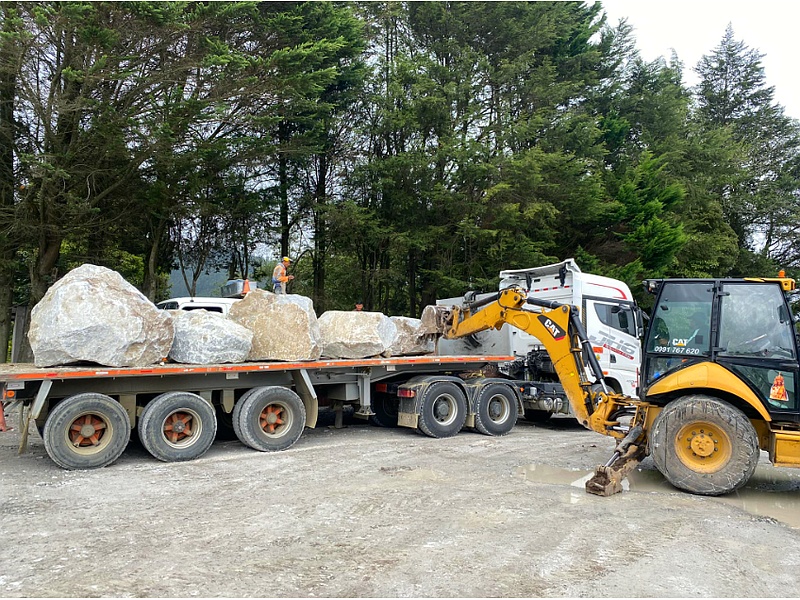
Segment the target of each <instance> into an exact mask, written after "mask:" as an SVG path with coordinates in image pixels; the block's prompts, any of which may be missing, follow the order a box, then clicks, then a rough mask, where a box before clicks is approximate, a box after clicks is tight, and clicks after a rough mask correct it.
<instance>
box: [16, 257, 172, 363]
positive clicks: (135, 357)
mask: <svg viewBox="0 0 800 600" xmlns="http://www.w3.org/2000/svg"><path fill="white" fill-rule="evenodd" d="M174 332H175V330H174V326H173V323H172V317H171V316H170V315H169V314H168V313H166V312H165V311H162V310H159V309H157V308H156V307H155V305H154V304H153V303H152V302H150V300H148V299H147V297H146V296H145V295H144V294H142V293H141V292H140V291H139V290H137V289H136V288H135V287H134V286H132V285H131V284H129V283H128V282H127V281H125V280H124V279H123V278H122V276H121V275H120V274H119V273H117V272H116V271H112V270H111V269H106V268H105V267H98V266H95V265H82V266H80V267H78V268H77V269H74V270H72V271H70V272H69V273H67V274H66V275H65V276H64V277H63V278H62V279H60V280H59V281H57V282H56V283H55V284H53V286H52V287H51V288H50V289H49V290H47V293H46V294H45V295H44V298H42V300H41V301H40V302H39V303H38V304H37V305H36V306H34V307H33V310H32V311H31V323H30V329H29V332H28V340H29V341H30V344H31V349H32V350H33V355H34V364H35V365H36V366H37V367H51V366H55V365H66V364H71V363H78V362H84V361H86V362H95V363H99V364H101V365H106V366H109V367H143V366H146V365H151V364H153V363H157V362H159V361H160V360H161V359H162V358H165V357H166V356H167V355H168V354H169V350H170V347H171V346H172V338H173V335H174Z"/></svg>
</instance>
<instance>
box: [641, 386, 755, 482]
mask: <svg viewBox="0 0 800 600" xmlns="http://www.w3.org/2000/svg"><path fill="white" fill-rule="evenodd" d="M649 444H650V455H651V456H652V457H653V462H654V463H655V465H656V467H657V468H658V470H659V471H661V473H662V474H663V475H664V477H666V478H667V480H668V481H669V482H670V483H671V484H672V485H674V486H675V487H676V488H678V489H681V490H685V491H687V492H691V493H693V494H701V495H704V496H719V495H721V494H728V493H730V492H732V491H734V490H736V489H738V488H740V487H742V486H743V485H744V484H745V483H747V481H748V480H749V479H750V477H751V476H752V474H753V472H754V471H755V469H756V465H757V464H758V458H759V453H760V451H759V447H758V436H757V435H756V431H755V429H754V428H753V425H752V424H751V423H750V420H749V419H748V418H747V417H746V416H745V414H744V413H743V412H742V411H740V410H739V409H738V408H735V407H733V406H731V405H730V404H728V403H726V402H723V401H722V400H719V399H717V398H712V397H710V396H704V395H701V394H693V395H691V396H684V397H683V398H680V399H678V400H675V401H673V402H670V403H669V404H667V406H666V407H664V409H663V410H662V411H661V412H660V413H659V415H658V416H657V417H656V420H655V422H654V423H653V427H652V428H651V430H650V439H649Z"/></svg>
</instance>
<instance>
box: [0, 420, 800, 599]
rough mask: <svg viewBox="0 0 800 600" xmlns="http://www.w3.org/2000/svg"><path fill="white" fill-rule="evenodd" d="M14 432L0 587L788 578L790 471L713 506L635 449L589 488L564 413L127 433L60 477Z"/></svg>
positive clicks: (75, 592)
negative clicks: (290, 437)
mask: <svg viewBox="0 0 800 600" xmlns="http://www.w3.org/2000/svg"><path fill="white" fill-rule="evenodd" d="M9 417H10V421H11V423H10V424H12V425H15V426H16V423H15V419H14V415H9ZM328 417H329V415H328ZM328 422H332V420H329V421H328ZM30 440H31V443H30V449H29V451H28V453H27V454H24V455H22V456H17V452H16V447H17V445H18V443H19V432H18V428H15V430H14V431H11V432H6V433H0V477H2V480H1V481H2V489H1V490H0V536H1V538H2V543H0V596H2V597H32V596H37V597H43V596H44V597H99V596H115V597H119V596H123V597H192V596H198V597H298V596H300V597H310V596H328V597H420V596H422V597H434V596H443V597H498V596H506V597H507V596H524V597H531V596H555V597H577V596H590V597H620V596H623V597H688V596H695V597H796V596H797V595H798V591H799V590H800V585H799V584H800V566H799V565H800V504H798V500H799V499H800V470H798V471H790V470H786V469H774V468H773V467H771V466H770V465H769V464H768V463H767V462H766V458H762V462H763V463H764V464H763V465H760V466H759V469H758V471H757V476H756V477H755V478H754V480H753V482H751V484H750V485H749V488H747V489H745V490H744V492H743V495H742V496H736V497H733V498H728V499H724V500H720V499H712V498H703V497H697V496H691V495H689V494H685V493H682V492H678V491H676V490H674V489H673V488H671V487H670V486H669V485H668V484H667V483H665V482H664V481H663V479H662V478H661V476H660V475H659V474H658V473H657V472H655V471H654V470H653V466H652V463H650V462H649V461H645V463H643V465H642V468H643V471H642V472H641V473H638V474H637V477H635V478H633V480H634V481H633V484H632V489H630V490H629V491H626V492H623V493H622V494H618V495H616V496H614V497H611V498H599V497H596V496H590V495H587V494H585V493H584V492H583V490H582V489H581V487H579V483H578V484H575V485H572V483H573V482H575V481H576V480H579V479H580V478H581V477H582V476H583V475H584V474H585V473H587V472H588V471H589V470H591V469H593V468H594V466H595V465H597V464H600V463H602V462H604V461H605V460H606V458H607V457H608V456H609V455H610V453H611V449H612V448H613V441H612V440H611V439H609V438H604V437H602V436H600V435H597V434H595V433H592V432H589V431H585V430H583V429H582V428H580V427H579V426H578V425H577V424H576V423H575V422H574V421H573V420H571V419H566V418H564V419H553V420H552V421H551V422H550V423H548V424H545V425H538V426H534V425H532V424H530V423H527V422H524V421H521V422H520V423H519V424H518V425H517V427H516V428H515V429H514V430H513V431H512V432H511V434H509V435H508V436H505V437H501V438H490V437H486V436H482V435H478V434H475V433H469V432H462V433H461V434H460V435H458V436H456V437H454V438H450V439H443V440H435V439H430V438H426V437H423V436H421V435H418V434H416V433H414V432H413V431H410V430H406V429H379V428H375V427H371V426H369V425H367V424H364V423H361V422H352V421H350V422H349V426H348V427H347V428H345V429H340V430H334V429H332V428H330V427H328V426H325V425H323V426H322V427H318V428H317V429H314V430H306V432H305V434H304V435H303V437H302V438H301V439H300V441H299V442H298V443H297V444H296V445H295V446H294V447H293V448H291V449H290V450H288V451H285V452H280V453H276V454H262V453H258V452H255V451H253V450H250V449H248V448H246V447H244V446H243V445H241V444H240V443H238V442H236V441H229V442H217V443H216V444H215V445H214V446H213V447H212V449H211V450H210V451H209V452H208V454H206V455H205V456H204V457H202V458H200V459H198V460H195V461H192V462H188V463H162V462H159V461H157V460H155V459H153V458H152V457H150V456H149V455H148V454H147V453H146V452H145V451H144V450H143V449H142V448H141V446H139V445H138V444H135V443H132V444H131V446H130V447H129V448H128V450H127V451H126V452H125V454H124V455H123V456H122V458H121V459H120V460H119V461H117V462H116V463H115V464H114V465H112V466H110V467H106V468H104V469H100V470H95V471H64V470H62V469H60V468H58V467H57V466H56V465H55V464H53V463H52V462H51V461H50V459H49V458H48V457H47V455H46V453H45V450H44V446H43V443H42V441H41V439H40V438H39V436H38V434H36V433H35V431H34V432H33V433H32V434H31V436H30ZM748 495H749V497H750V501H749V502H745V500H746V499H747V497H748ZM754 499H755V500H754ZM759 506H760V507H761V508H759ZM765 506H766V507H770V506H771V507H772V508H764V507H765ZM748 511H753V512H748ZM755 513H760V514H755ZM770 514H771V515H772V516H769V515H770ZM794 519H797V521H795V520H794Z"/></svg>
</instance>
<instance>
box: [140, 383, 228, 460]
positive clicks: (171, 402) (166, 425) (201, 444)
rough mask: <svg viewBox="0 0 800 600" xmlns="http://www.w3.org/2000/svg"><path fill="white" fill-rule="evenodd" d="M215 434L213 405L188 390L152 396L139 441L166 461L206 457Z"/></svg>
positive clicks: (145, 413) (141, 426) (159, 458)
mask: <svg viewBox="0 0 800 600" xmlns="http://www.w3.org/2000/svg"><path fill="white" fill-rule="evenodd" d="M216 435H217V417H216V415H215V414H214V407H212V406H211V405H210V404H209V403H208V402H206V401H205V400H203V398H201V397H200V396H198V395H197V394H190V393H189V392H167V393H165V394H161V395H160V396H157V397H155V398H153V399H152V400H151V401H150V402H148V403H147V406H145V407H144V411H142V416H141V418H140V419H139V440H141V442H142V445H143V446H144V447H145V449H146V450H147V451H148V452H149V453H150V454H152V455H153V456H154V457H156V458H157V459H158V460H162V461H164V462H179V461H184V460H192V459H195V458H199V457H200V456H203V454H205V453H206V452H208V449H209V448H210V447H211V444H212V443H214V438H215V437H216Z"/></svg>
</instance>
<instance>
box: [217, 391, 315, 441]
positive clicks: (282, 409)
mask: <svg viewBox="0 0 800 600" xmlns="http://www.w3.org/2000/svg"><path fill="white" fill-rule="evenodd" d="M305 423H306V408H305V406H303V401H302V400H301V399H300V396H298V395H297V394H295V393H294V392H293V391H292V390H290V389H287V388H284V387H280V386H270V387H261V388H254V389H252V390H250V391H249V392H247V393H246V394H245V395H244V396H242V397H241V398H240V399H239V401H238V402H237V403H236V406H234V408H233V429H234V431H235V432H236V437H238V438H239V440H240V441H241V442H242V443H243V444H244V445H245V446H249V447H250V448H253V449H254V450H259V451H261V452H275V451H277V450H286V449H287V448H289V447H291V446H292V445H293V444H294V443H295V442H296V441H297V440H298V439H299V438H300V435H301V434H302V433H303V428H304V427H305Z"/></svg>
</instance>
